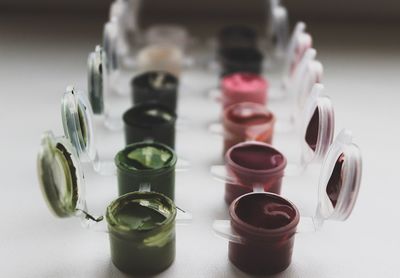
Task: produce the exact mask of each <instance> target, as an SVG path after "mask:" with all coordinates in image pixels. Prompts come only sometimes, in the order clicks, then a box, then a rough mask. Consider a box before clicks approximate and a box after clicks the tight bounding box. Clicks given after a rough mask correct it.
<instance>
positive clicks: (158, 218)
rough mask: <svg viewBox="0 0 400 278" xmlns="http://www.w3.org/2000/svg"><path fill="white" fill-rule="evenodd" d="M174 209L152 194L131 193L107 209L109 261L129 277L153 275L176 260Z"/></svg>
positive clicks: (167, 200)
mask: <svg viewBox="0 0 400 278" xmlns="http://www.w3.org/2000/svg"><path fill="white" fill-rule="evenodd" d="M175 217H176V208H175V205H174V203H173V202H172V200H171V199H169V198H168V197H166V196H164V195H162V194H160V193H155V192H132V193H128V194H125V195H123V196H121V197H119V198H118V199H116V200H114V201H113V202H112V203H111V204H110V205H109V206H108V208H107V213H106V220H107V224H108V230H109V238H110V248H111V259H112V262H113V263H114V265H115V266H116V267H117V268H118V269H119V270H121V271H122V272H125V273H127V274H130V275H153V274H157V273H160V272H162V271H163V270H165V269H166V268H168V267H169V266H170V265H171V264H172V262H173V261H174V258H175Z"/></svg>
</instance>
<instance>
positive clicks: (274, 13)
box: [267, 0, 289, 56]
mask: <svg viewBox="0 0 400 278" xmlns="http://www.w3.org/2000/svg"><path fill="white" fill-rule="evenodd" d="M267 7H269V11H268V12H269V16H268V22H267V35H268V37H269V38H271V39H272V40H274V41H275V54H276V55H277V56H282V55H284V54H285V53H286V51H287V47H288V41H289V19H288V13H287V10H286V8H285V7H283V6H282V5H281V1H280V0H267Z"/></svg>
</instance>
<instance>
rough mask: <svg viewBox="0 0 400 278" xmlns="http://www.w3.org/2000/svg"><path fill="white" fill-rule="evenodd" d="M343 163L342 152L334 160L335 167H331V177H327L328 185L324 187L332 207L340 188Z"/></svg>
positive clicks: (334, 204)
mask: <svg viewBox="0 0 400 278" xmlns="http://www.w3.org/2000/svg"><path fill="white" fill-rule="evenodd" d="M343 163H344V155H343V154H342V155H341V156H339V158H338V160H337V161H336V164H335V167H334V168H333V171H332V174H331V177H330V178H329V181H328V185H327V187H326V193H327V194H328V197H329V200H331V203H332V205H333V207H335V206H336V203H337V200H338V198H339V194H340V190H341V189H342V168H343Z"/></svg>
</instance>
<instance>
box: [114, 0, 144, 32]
mask: <svg viewBox="0 0 400 278" xmlns="http://www.w3.org/2000/svg"><path fill="white" fill-rule="evenodd" d="M140 4H141V1H140V0H128V1H127V0H115V1H114V2H113V3H112V4H111V7H110V15H109V16H110V17H109V18H110V21H111V20H115V19H116V20H117V21H118V22H119V24H120V25H121V28H122V29H123V30H125V31H126V32H127V31H131V32H135V31H137V30H138V26H139V24H138V20H139V9H140Z"/></svg>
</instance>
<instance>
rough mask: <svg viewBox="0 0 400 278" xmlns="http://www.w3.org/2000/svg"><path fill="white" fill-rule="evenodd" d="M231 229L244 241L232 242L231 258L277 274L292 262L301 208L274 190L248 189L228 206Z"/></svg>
mask: <svg viewBox="0 0 400 278" xmlns="http://www.w3.org/2000/svg"><path fill="white" fill-rule="evenodd" d="M229 214H230V217H231V227H232V230H233V231H234V232H235V233H236V234H237V235H239V236H240V237H241V238H242V242H241V243H236V242H232V241H231V242H229V252H228V253H229V260H230V261H231V262H232V263H233V264H234V265H235V266H236V267H238V268H239V269H240V270H242V271H244V272H246V273H249V274H255V275H266V274H275V273H279V272H282V271H283V270H285V269H286V268H287V267H288V266H289V265H290V263H291V260H292V252H293V245H294V239H295V233H296V227H297V225H298V223H299V220H300V215H299V211H298V210H297V208H296V207H295V206H294V205H293V204H292V203H291V202H289V201H288V200H286V199H284V198H282V197H281V196H278V195H276V194H271V193H265V192H262V193H249V194H246V195H243V196H241V197H239V198H237V199H236V200H235V201H233V203H232V204H231V206H230V207H229Z"/></svg>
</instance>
